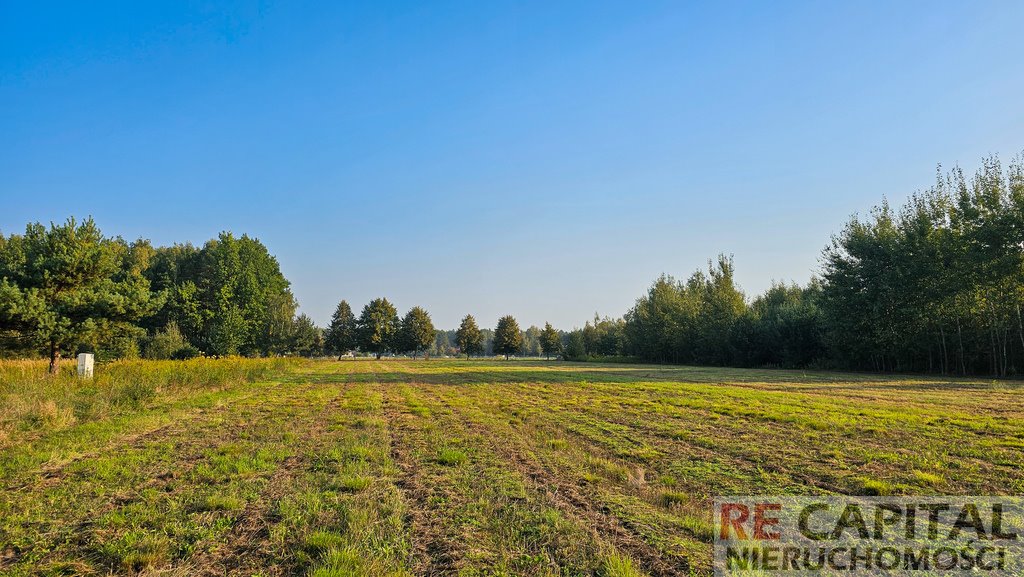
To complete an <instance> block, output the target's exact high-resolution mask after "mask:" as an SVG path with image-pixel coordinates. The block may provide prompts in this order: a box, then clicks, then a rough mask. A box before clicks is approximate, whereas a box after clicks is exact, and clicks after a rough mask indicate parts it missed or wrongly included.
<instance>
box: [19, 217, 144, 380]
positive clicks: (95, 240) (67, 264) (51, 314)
mask: <svg viewBox="0 0 1024 577" xmlns="http://www.w3.org/2000/svg"><path fill="white" fill-rule="evenodd" d="M144 248H145V247H143V246H142V244H141V243H135V244H133V245H129V244H127V243H126V242H124V241H123V240H121V239H120V238H116V239H111V238H104V237H103V234H102V233H101V232H100V230H99V228H98V227H97V226H96V223H94V222H93V220H92V219H91V218H90V219H87V220H85V221H84V222H82V223H81V224H79V223H77V222H75V219H68V221H67V222H66V223H64V224H63V225H52V224H51V225H50V228H49V229H47V228H46V227H44V226H43V225H42V224H38V223H37V224H30V225H29V226H28V227H27V228H26V230H25V235H24V236H17V235H14V236H11V237H10V238H7V239H5V241H4V242H3V243H2V244H0V327H3V328H4V329H8V330H16V331H18V332H19V333H20V334H21V335H24V336H25V337H26V338H27V340H28V341H29V342H31V343H32V344H33V345H37V346H40V347H42V348H45V349H46V351H47V352H48V353H49V357H50V372H51V373H56V372H57V371H58V368H59V366H60V364H59V363H60V357H61V354H62V353H64V352H66V351H68V350H69V349H70V348H71V347H73V346H75V345H76V344H78V343H80V342H83V341H87V340H89V339H91V338H94V337H96V336H97V335H102V334H104V333H112V332H114V331H116V330H117V329H118V328H127V327H131V326H132V325H131V323H134V322H137V321H138V320H139V319H140V318H142V317H144V316H146V315H149V314H152V313H153V312H154V311H155V310H156V308H157V307H159V305H160V304H161V301H162V299H163V295H162V294H154V293H152V292H151V291H150V284H149V280H148V279H147V278H146V277H144V276H143V275H142V269H143V268H144V267H145V263H143V262H141V261H142V260H144V259H142V258H139V255H138V254H137V251H140V250H143V249H144Z"/></svg>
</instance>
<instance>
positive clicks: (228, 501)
mask: <svg viewBox="0 0 1024 577" xmlns="http://www.w3.org/2000/svg"><path fill="white" fill-rule="evenodd" d="M244 508H245V500H244V499H241V498H239V497H235V496H232V495H210V496H209V497H207V498H206V499H205V500H204V501H203V504H202V510H203V511H241V510H242V509H244Z"/></svg>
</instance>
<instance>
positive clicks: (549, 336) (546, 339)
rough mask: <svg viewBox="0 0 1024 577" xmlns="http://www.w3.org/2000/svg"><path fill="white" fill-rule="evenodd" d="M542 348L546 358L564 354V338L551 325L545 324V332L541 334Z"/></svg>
mask: <svg viewBox="0 0 1024 577" xmlns="http://www.w3.org/2000/svg"><path fill="white" fill-rule="evenodd" d="M540 346H541V350H543V351H544V356H546V357H548V358H551V356H552V355H557V354H558V353H560V352H562V337H561V335H559V334H558V331H556V330H555V327H553V326H551V323H544V330H543V331H541V333H540Z"/></svg>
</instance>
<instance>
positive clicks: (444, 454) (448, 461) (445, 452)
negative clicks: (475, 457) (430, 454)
mask: <svg viewBox="0 0 1024 577" xmlns="http://www.w3.org/2000/svg"><path fill="white" fill-rule="evenodd" d="M467 459H468V457H467V455H466V453H465V452H463V451H460V450H459V449H453V448H450V447H448V448H444V449H441V450H439V451H438V452H437V462H438V464H441V465H444V466H446V467H455V466H458V465H461V464H463V463H465V462H466V460H467Z"/></svg>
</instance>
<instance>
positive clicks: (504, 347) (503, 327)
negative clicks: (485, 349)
mask: <svg viewBox="0 0 1024 577" xmlns="http://www.w3.org/2000/svg"><path fill="white" fill-rule="evenodd" d="M522 345H523V334H522V333H521V332H520V331H519V323H517V322H516V319H515V318H514V317H512V316H511V315H507V316H503V317H501V318H500V319H498V326H497V327H495V328H494V352H495V353H497V354H499V355H505V360H508V357H509V355H514V354H516V353H518V352H519V348H520V347H521V346H522Z"/></svg>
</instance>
